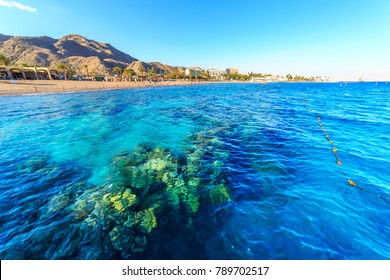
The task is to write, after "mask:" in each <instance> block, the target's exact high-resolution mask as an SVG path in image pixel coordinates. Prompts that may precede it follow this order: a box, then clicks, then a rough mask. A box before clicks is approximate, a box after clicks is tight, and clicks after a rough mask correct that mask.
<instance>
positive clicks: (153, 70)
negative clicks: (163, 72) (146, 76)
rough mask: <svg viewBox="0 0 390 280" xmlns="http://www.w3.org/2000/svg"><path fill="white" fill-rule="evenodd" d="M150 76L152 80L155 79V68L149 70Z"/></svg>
mask: <svg viewBox="0 0 390 280" xmlns="http://www.w3.org/2000/svg"><path fill="white" fill-rule="evenodd" d="M150 75H152V76H153V80H155V79H156V68H154V67H152V69H150Z"/></svg>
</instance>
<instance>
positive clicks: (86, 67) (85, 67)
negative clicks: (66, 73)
mask: <svg viewBox="0 0 390 280" xmlns="http://www.w3.org/2000/svg"><path fill="white" fill-rule="evenodd" d="M83 68H84V69H85V70H86V71H87V80H88V81H89V72H88V64H84V65H83Z"/></svg>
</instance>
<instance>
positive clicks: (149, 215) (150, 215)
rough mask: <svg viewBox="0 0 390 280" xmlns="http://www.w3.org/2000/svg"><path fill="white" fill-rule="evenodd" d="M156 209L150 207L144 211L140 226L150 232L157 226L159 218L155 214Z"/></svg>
mask: <svg viewBox="0 0 390 280" xmlns="http://www.w3.org/2000/svg"><path fill="white" fill-rule="evenodd" d="M153 211H154V209H153V208H149V209H146V210H144V211H143V217H142V222H141V224H140V226H141V227H142V228H143V229H144V230H146V231H147V232H148V233H149V232H151V231H152V229H154V228H156V227H157V219H156V216H155V215H154V212H153Z"/></svg>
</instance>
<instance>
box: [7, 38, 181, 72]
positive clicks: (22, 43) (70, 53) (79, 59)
mask: <svg viewBox="0 0 390 280" xmlns="http://www.w3.org/2000/svg"><path fill="white" fill-rule="evenodd" d="M0 53H3V54H4V55H6V56H7V57H10V58H11V60H12V64H14V65H23V64H28V65H35V64H37V65H39V66H46V67H56V66H57V65H58V64H59V63H68V64H71V65H72V66H73V67H74V68H75V69H76V70H79V72H83V69H85V67H84V65H88V70H89V73H93V72H96V73H104V70H105V69H106V68H109V69H112V68H113V67H115V66H119V67H121V68H122V69H125V68H127V67H128V68H131V69H133V70H134V71H135V72H137V73H138V69H139V66H140V65H141V64H142V65H143V67H144V68H145V70H147V69H151V68H152V67H154V68H156V70H157V72H158V73H159V72H160V71H161V72H163V71H164V70H166V71H168V72H171V71H173V67H171V66H169V65H166V64H162V63H159V62H152V63H145V62H141V61H139V60H138V59H136V58H134V57H132V56H130V55H128V54H126V53H124V52H121V51H119V50H118V49H116V48H114V47H113V46H111V45H110V44H107V43H99V42H96V41H94V40H91V39H88V38H86V37H83V36H80V35H74V34H72V35H67V36H64V37H62V38H61V39H58V40H57V39H53V38H50V37H46V36H41V37H26V36H8V35H2V34H0Z"/></svg>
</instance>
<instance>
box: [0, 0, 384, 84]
mask: <svg viewBox="0 0 390 280" xmlns="http://www.w3.org/2000/svg"><path fill="white" fill-rule="evenodd" d="M0 19H1V25H0V33H2V34H7V35H24V36H37V35H47V36H50V37H53V38H60V37H62V36H64V35H67V34H71V33H72V34H80V35H84V36H87V37H89V38H91V39H94V40H97V41H100V42H108V43H110V44H111V45H113V46H114V47H116V48H118V49H120V50H122V51H124V52H126V53H128V54H130V55H132V56H134V57H135V58H137V59H140V60H143V61H160V62H163V63H167V64H170V65H179V66H180V65H183V66H200V67H202V68H211V67H232V68H238V69H240V70H247V71H254V72H261V73H273V74H282V75H285V74H287V73H291V74H293V75H295V74H299V75H306V76H317V75H321V76H330V77H332V78H335V79H358V78H360V77H361V76H362V77H363V79H365V80H390V1H387V0H371V1H369V0H355V1H352V0H351V1H347V0H338V1H335V0H311V1H303V0H294V1H293V0H289V1H286V0H240V1H228V0H225V1H222V0H220V1H216V0H214V1H213V0H182V1H179V0H177V1H173V0H163V1H157V0H148V1H144V0H142V1H141V0H138V1H135V0H127V1H125V0H116V1H91V0H83V1H76V0H67V1H63V0H62V1H57V0H36V1H33V0H18V1H8V0H7V1H6V0H0Z"/></svg>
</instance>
